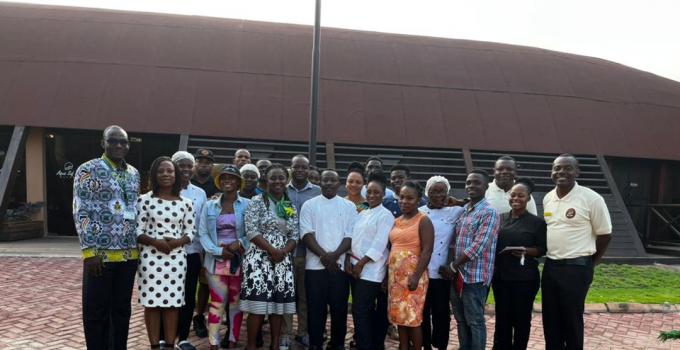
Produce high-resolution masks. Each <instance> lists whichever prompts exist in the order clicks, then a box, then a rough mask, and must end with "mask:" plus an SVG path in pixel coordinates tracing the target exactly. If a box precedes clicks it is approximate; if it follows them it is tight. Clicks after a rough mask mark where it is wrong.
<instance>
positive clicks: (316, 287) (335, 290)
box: [305, 269, 349, 349]
mask: <svg viewBox="0 0 680 350" xmlns="http://www.w3.org/2000/svg"><path fill="white" fill-rule="evenodd" d="M305 287H306V288H307V321H308V328H309V345H310V347H314V348H316V347H318V348H321V346H322V345H323V330H324V326H325V316H326V312H327V311H326V310H327V307H330V310H331V341H330V344H329V347H330V348H332V349H342V348H344V344H345V335H346V334H347V299H348V297H349V276H347V274H346V273H344V272H341V271H337V272H333V273H331V272H328V270H326V269H323V270H306V271H305Z"/></svg>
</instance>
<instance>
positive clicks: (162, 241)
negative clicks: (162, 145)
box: [137, 157, 195, 349]
mask: <svg viewBox="0 0 680 350" xmlns="http://www.w3.org/2000/svg"><path fill="white" fill-rule="evenodd" d="M150 182H151V188H152V191H151V192H149V193H146V194H144V195H142V196H140V197H139V199H138V201H137V243H139V248H140V251H139V255H140V263H139V268H138V269H137V286H138V294H139V303H140V304H142V305H143V306H144V320H145V322H146V328H147V329H146V330H147V333H148V336H149V343H150V344H151V349H160V345H159V342H160V330H161V327H163V329H164V331H165V332H164V337H165V339H164V340H165V344H166V348H170V349H172V348H173V346H174V342H175V336H176V330H177V322H178V318H179V309H180V307H181V306H182V305H184V279H185V278H186V271H187V265H186V251H185V249H184V246H185V245H187V244H189V243H190V242H191V239H192V238H193V237H194V232H195V228H194V213H193V203H192V201H191V200H189V199H186V198H182V197H180V196H179V193H180V190H181V187H180V186H181V185H180V184H181V179H180V173H179V168H178V167H177V165H175V164H174V163H173V162H172V161H171V160H170V158H168V157H159V158H157V159H156V160H155V161H154V162H153V164H152V165H151V171H150ZM161 315H162V316H163V317H162V323H163V324H161Z"/></svg>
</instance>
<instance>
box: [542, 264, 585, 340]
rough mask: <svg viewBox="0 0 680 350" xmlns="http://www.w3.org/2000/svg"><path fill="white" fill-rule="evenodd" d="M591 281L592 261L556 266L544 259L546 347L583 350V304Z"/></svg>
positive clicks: (543, 294)
mask: <svg viewBox="0 0 680 350" xmlns="http://www.w3.org/2000/svg"><path fill="white" fill-rule="evenodd" d="M592 281H593V266H592V264H588V265H586V266H579V265H559V264H555V263H554V262H551V260H549V259H546V262H545V265H544V267H543V279H542V281H541V292H542V294H541V295H542V297H543V300H542V305H543V333H544V335H545V348H546V349H548V350H553V349H569V350H571V349H583V305H584V303H585V300H586V295H587V294H588V289H589V288H590V283H591V282H592Z"/></svg>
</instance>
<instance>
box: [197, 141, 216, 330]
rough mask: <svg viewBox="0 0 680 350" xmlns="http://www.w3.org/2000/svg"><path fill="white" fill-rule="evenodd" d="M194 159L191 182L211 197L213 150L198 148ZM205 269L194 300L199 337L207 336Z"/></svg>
mask: <svg viewBox="0 0 680 350" xmlns="http://www.w3.org/2000/svg"><path fill="white" fill-rule="evenodd" d="M194 158H195V160H196V164H195V168H194V173H195V174H194V176H193V177H192V178H191V183H192V184H193V185H195V186H198V187H200V188H201V189H203V191H205V195H206V197H208V198H211V197H212V196H214V195H215V193H217V192H219V190H218V189H217V187H216V186H215V181H214V179H213V177H212V175H211V173H212V168H213V165H214V163H215V158H214V157H213V152H212V151H211V150H209V149H206V148H200V149H198V150H197V151H196V153H195V154H194ZM204 274H205V271H203V270H202V271H201V273H200V275H199V280H198V282H199V283H198V296H197V299H198V300H197V302H196V316H195V317H194V331H195V332H196V335H197V336H198V337H200V338H205V337H207V336H208V328H207V327H206V326H205V317H204V314H205V311H206V307H207V305H208V296H209V294H210V289H209V288H208V283H207V281H206V279H205V275H204Z"/></svg>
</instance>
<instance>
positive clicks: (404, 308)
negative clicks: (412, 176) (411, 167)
mask: <svg viewBox="0 0 680 350" xmlns="http://www.w3.org/2000/svg"><path fill="white" fill-rule="evenodd" d="M422 195H423V194H422V190H421V188H420V186H419V185H418V183H416V182H413V181H407V182H405V183H404V185H403V187H402V188H401V190H400V191H399V208H400V209H401V212H402V215H401V216H400V217H398V218H397V219H396V220H395V222H394V227H393V228H392V231H390V243H392V250H391V251H390V257H389V263H388V264H389V279H388V289H389V290H388V292H389V296H388V316H389V320H390V322H391V323H392V324H394V325H397V326H399V349H401V350H407V349H408V348H409V343H413V349H420V348H422V343H423V335H422V332H421V330H420V324H421V323H422V321H423V306H424V305H425V296H426V294H427V283H428V277H427V265H428V264H429V263H430V255H431V254H432V245H433V242H434V227H433V226H432V222H431V221H430V219H429V218H428V217H427V215H425V214H423V213H421V212H420V211H419V210H418V202H419V200H420V198H421V197H422Z"/></svg>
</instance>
